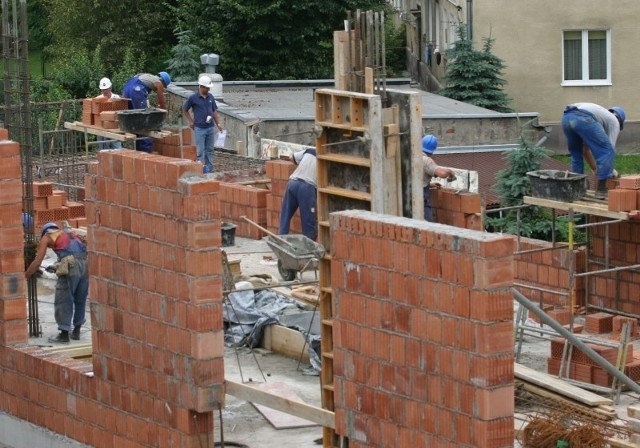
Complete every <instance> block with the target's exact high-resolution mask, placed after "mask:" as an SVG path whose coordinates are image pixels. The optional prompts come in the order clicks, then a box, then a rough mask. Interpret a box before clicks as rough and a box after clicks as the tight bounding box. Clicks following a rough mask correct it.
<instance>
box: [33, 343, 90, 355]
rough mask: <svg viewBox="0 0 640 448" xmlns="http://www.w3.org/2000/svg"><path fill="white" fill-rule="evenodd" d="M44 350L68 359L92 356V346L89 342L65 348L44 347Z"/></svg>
mask: <svg viewBox="0 0 640 448" xmlns="http://www.w3.org/2000/svg"><path fill="white" fill-rule="evenodd" d="M44 350H46V351H48V352H50V353H58V354H60V355H64V356H68V357H69V358H86V357H88V356H91V355H93V346H92V344H91V343H90V342H89V343H86V344H77V345H70V346H65V347H60V346H56V347H45V348H44Z"/></svg>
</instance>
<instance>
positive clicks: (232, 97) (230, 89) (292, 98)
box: [217, 83, 537, 121]
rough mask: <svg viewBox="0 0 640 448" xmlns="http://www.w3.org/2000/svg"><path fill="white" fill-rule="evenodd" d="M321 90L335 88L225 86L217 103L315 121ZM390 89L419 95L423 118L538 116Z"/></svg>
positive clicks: (265, 116) (267, 116) (270, 116)
mask: <svg viewBox="0 0 640 448" xmlns="http://www.w3.org/2000/svg"><path fill="white" fill-rule="evenodd" d="M318 88H333V85H322V84H321V83H318V85H316V86H312V85H309V84H305V85H301V86H294V85H292V84H288V85H287V86H286V87H278V86H277V85H276V84H274V83H269V84H265V85H264V86H263V85H260V84H257V83H249V84H232V85H226V84H223V95H222V96H223V98H222V99H220V100H217V101H218V105H219V106H220V108H221V109H223V110H225V112H226V113H234V112H236V113H238V114H243V113H246V112H250V113H251V115H252V116H253V117H255V118H259V119H261V120H263V121H271V120H275V121H285V120H314V119H315V102H314V91H315V90H316V89H318ZM387 88H388V89H389V90H402V91H414V92H420V93H421V95H422V116H423V118H466V119H469V118H489V117H504V118H507V117H513V116H515V115H520V116H522V115H537V113H536V114H532V113H530V114H501V113H499V112H496V111H493V110H489V109H485V108H482V107H477V106H473V105H471V104H467V103H464V102H461V101H457V100H452V99H451V98H446V97H443V96H440V95H436V94H434V93H430V92H426V91H424V90H419V89H416V88H413V87H411V86H410V85H408V84H404V85H388V87H387Z"/></svg>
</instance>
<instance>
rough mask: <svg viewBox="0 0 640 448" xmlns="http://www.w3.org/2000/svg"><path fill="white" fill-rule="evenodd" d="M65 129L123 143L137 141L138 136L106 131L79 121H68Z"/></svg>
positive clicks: (113, 130) (112, 130)
mask: <svg viewBox="0 0 640 448" xmlns="http://www.w3.org/2000/svg"><path fill="white" fill-rule="evenodd" d="M64 127H65V129H71V130H72V131H78V132H85V131H86V132H87V133H88V134H91V135H98V136H100V137H106V138H109V139H111V140H118V141H121V142H124V141H127V140H135V139H136V136H135V135H134V134H129V133H127V132H124V133H123V132H122V131H118V130H115V129H111V130H106V129H104V128H101V127H99V126H93V125H90V124H85V123H81V122H79V121H74V122H73V123H70V122H68V121H67V122H65V123H64Z"/></svg>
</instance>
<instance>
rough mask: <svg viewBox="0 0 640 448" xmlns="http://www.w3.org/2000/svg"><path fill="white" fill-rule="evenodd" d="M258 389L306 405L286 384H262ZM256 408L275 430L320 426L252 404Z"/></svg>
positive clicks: (258, 385) (257, 386)
mask: <svg viewBox="0 0 640 448" xmlns="http://www.w3.org/2000/svg"><path fill="white" fill-rule="evenodd" d="M255 387H256V388H258V389H260V390H263V391H265V392H269V393H271V394H274V395H276V396H278V397H280V398H285V399H287V400H290V401H292V402H300V403H304V402H303V401H302V400H301V399H300V397H298V395H297V394H296V393H295V392H294V391H293V390H292V389H291V388H290V387H289V386H287V385H286V384H285V383H281V382H275V383H260V384H257V385H256V386H255ZM252 404H253V405H254V406H255V408H256V409H257V410H258V412H260V413H261V414H262V416H263V417H264V418H266V419H267V421H268V422H269V423H271V425H272V426H273V427H274V428H275V429H291V428H307V427H309V426H318V423H315V422H312V421H311V420H306V419H304V418H300V417H298V416H295V415H291V414H287V413H285V412H281V411H277V410H275V409H271V408H270V407H268V406H264V405H261V404H257V403H252Z"/></svg>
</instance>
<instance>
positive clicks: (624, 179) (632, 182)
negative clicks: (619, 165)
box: [618, 174, 640, 190]
mask: <svg viewBox="0 0 640 448" xmlns="http://www.w3.org/2000/svg"><path fill="white" fill-rule="evenodd" d="M618 187H619V188H622V189H625V190H640V175H637V174H635V175H632V176H621V177H620V179H618Z"/></svg>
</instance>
